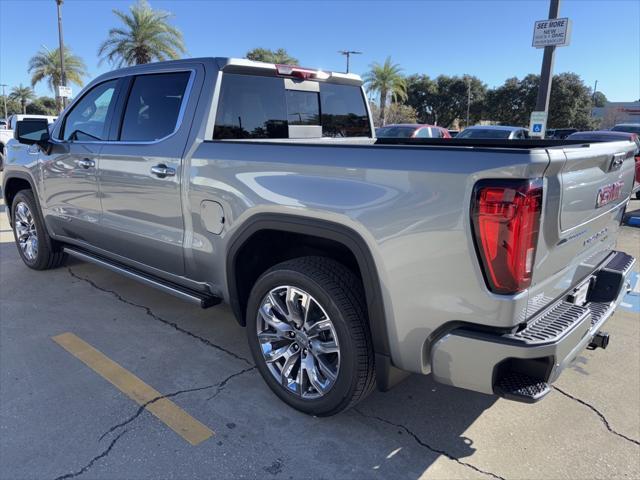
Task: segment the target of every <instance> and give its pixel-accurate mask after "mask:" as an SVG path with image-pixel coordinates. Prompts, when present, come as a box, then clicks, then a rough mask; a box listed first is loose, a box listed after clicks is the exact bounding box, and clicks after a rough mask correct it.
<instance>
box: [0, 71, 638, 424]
mask: <svg viewBox="0 0 640 480" xmlns="http://www.w3.org/2000/svg"><path fill="white" fill-rule="evenodd" d="M15 135H16V138H17V139H18V140H19V141H20V142H21V143H23V144H27V145H29V147H25V148H20V149H16V151H15V156H14V157H13V158H9V159H8V162H7V165H6V172H5V176H4V181H3V194H4V198H5V201H6V205H7V210H8V212H9V216H10V221H11V224H12V227H13V230H14V233H15V240H16V244H17V246H18V251H19V253H20V256H21V257H22V260H23V261H24V263H25V264H26V265H27V266H29V267H31V268H34V269H47V268H53V267H55V266H57V265H59V264H60V263H61V262H62V261H63V259H64V257H65V254H70V255H74V256H76V257H79V258H81V259H84V260H87V261H91V262H94V263H97V264H99V265H102V266H105V267H107V268H110V269H113V270H115V271H117V272H120V273H123V274H125V275H128V276H130V277H133V278H135V279H137V280H140V281H142V282H145V283H147V284H150V285H153V286H155V287H157V288H160V289H162V290H165V291H167V292H169V293H172V294H174V295H177V296H179V297H181V298H183V299H186V300H189V301H193V302H197V303H198V304H199V305H201V306H202V307H203V308H206V307H210V306H212V305H215V304H217V303H219V302H220V301H223V300H224V301H226V302H229V303H230V304H231V307H232V309H233V311H234V313H235V315H236V317H237V319H238V321H239V322H240V323H241V324H242V325H245V326H246V327H247V328H246V331H247V336H248V340H249V345H250V348H251V352H252V354H253V357H254V359H255V362H256V365H257V367H258V369H259V370H260V372H261V374H262V376H263V377H264V379H265V381H266V382H267V384H268V385H269V387H270V388H271V389H272V390H273V391H274V392H275V393H276V394H277V395H278V396H279V397H280V398H281V399H283V400H284V401H285V402H287V403H288V404H289V405H292V406H293V407H295V408H297V409H299V410H302V411H304V412H307V413H311V414H315V415H331V414H334V413H337V412H339V411H341V410H343V409H345V408H348V407H349V406H351V405H354V404H355V403H356V402H358V401H360V400H362V399H363V398H364V397H365V396H366V395H367V394H368V393H369V392H370V391H371V390H372V388H373V387H374V385H375V383H376V381H377V384H378V386H379V387H380V388H382V389H386V388H389V387H390V386H391V385H392V384H393V383H394V382H396V381H398V380H399V379H400V378H401V377H403V376H404V372H417V373H422V374H426V373H429V372H432V373H433V376H434V378H435V379H436V380H437V381H439V382H442V383H446V384H449V385H454V386H458V387H463V388H468V389H472V390H476V391H479V392H485V393H494V394H497V395H500V396H503V397H506V398H511V399H514V400H520V401H529V402H530V401H536V400H538V399H539V398H541V397H542V396H544V395H545V394H546V393H547V392H548V391H549V383H550V382H552V381H554V380H555V379H556V378H557V376H558V375H559V374H560V372H561V371H562V370H563V369H564V368H565V367H566V366H567V365H568V364H569V363H570V362H571V361H572V360H573V359H574V358H575V357H576V355H578V353H579V352H580V351H581V350H582V349H583V348H585V347H587V346H592V347H595V346H601V347H605V346H606V343H607V341H608V337H607V335H606V334H604V333H602V332H601V327H602V325H603V324H604V323H605V322H606V321H607V320H608V319H609V317H610V316H611V314H612V313H613V311H614V309H615V308H616V306H617V305H618V303H619V302H620V300H621V298H622V296H623V295H624V293H625V291H626V290H627V288H628V280H627V279H628V275H629V272H630V269H631V266H632V264H633V262H634V259H633V258H632V257H630V256H629V255H626V254H625V253H622V252H617V251H615V250H614V248H615V240H616V236H617V234H618V229H619V228H620V221H621V218H622V215H623V213H624V209H625V207H626V204H627V201H628V198H629V194H630V192H631V188H632V185H633V176H634V159H633V155H634V152H635V149H636V146H635V144H633V143H632V142H627V141H620V142H615V143H611V142H610V143H585V142H584V141H574V142H571V141H541V140H510V141H505V140H473V139H471V140H468V139H467V140H465V139H461V140H456V139H446V140H441V139H379V140H376V139H375V135H374V129H373V124H372V121H371V116H370V114H369V109H368V105H367V101H366V97H365V95H364V92H363V90H362V85H361V80H360V79H359V77H357V76H355V75H351V74H337V73H328V72H323V71H319V70H311V69H305V68H299V67H293V66H286V65H273V64H265V63H259V62H251V61H248V60H237V59H225V58H203V59H192V60H180V61H173V62H165V63H156V64H149V65H140V66H136V67H132V68H126V69H122V70H116V71H113V72H110V73H107V74H104V75H102V76H100V77H99V78H97V79H96V80H94V81H93V82H92V83H91V84H89V85H88V86H87V87H86V88H85V89H84V90H83V92H82V93H81V94H79V95H78V96H77V98H76V99H75V100H74V101H73V102H72V103H71V105H69V107H68V108H67V109H66V110H65V112H64V113H63V114H62V115H61V116H60V118H59V119H58V120H57V122H56V123H55V125H54V126H53V128H52V129H51V130H50V131H49V130H47V126H46V121H42V120H25V121H23V122H19V124H18V126H17V128H16V132H15ZM149 348H153V347H152V346H151V345H150V346H149Z"/></svg>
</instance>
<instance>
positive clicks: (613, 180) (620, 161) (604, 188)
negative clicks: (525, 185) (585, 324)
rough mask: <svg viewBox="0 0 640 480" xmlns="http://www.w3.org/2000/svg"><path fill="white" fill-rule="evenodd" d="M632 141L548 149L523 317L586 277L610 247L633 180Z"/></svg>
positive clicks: (531, 313) (633, 147)
mask: <svg viewBox="0 0 640 480" xmlns="http://www.w3.org/2000/svg"><path fill="white" fill-rule="evenodd" d="M635 148H636V146H635V144H634V143H632V142H608V143H594V144H590V145H584V146H577V147H564V148H562V149H555V148H552V149H549V150H548V152H549V156H550V160H551V162H550V164H549V167H548V169H547V171H546V172H545V180H546V182H545V184H546V194H545V197H546V200H545V206H544V211H543V217H542V219H541V232H540V236H539V239H538V250H537V254H536V262H535V268H534V271H533V278H532V284H531V289H530V295H529V303H528V308H527V315H528V316H531V315H533V314H534V313H535V312H537V311H539V310H540V309H541V308H543V307H545V306H547V305H548V304H549V303H551V302H552V301H553V300H555V299H557V298H559V297H560V296H562V295H563V294H565V293H567V292H568V291H569V290H570V289H571V288H572V287H574V286H575V285H576V284H577V283H578V282H579V281H580V280H582V279H583V278H585V277H587V276H588V275H589V274H590V273H591V272H593V270H594V269H595V268H596V266H597V265H598V264H600V263H601V262H602V261H603V260H604V259H605V258H606V257H607V255H609V253H610V252H611V250H612V249H613V248H614V247H615V239H616V237H617V231H618V229H619V228H620V221H621V219H622V215H623V213H624V208H625V206H626V204H627V201H628V199H629V195H630V194H631V190H632V188H633V180H634V169H635V165H634V158H633V155H634V152H635Z"/></svg>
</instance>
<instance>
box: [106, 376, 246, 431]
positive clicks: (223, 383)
mask: <svg viewBox="0 0 640 480" xmlns="http://www.w3.org/2000/svg"><path fill="white" fill-rule="evenodd" d="M255 368H256V367H255V366H254V367H249V368H244V369H242V370H240V371H239V372H235V373H232V374H231V375H229V376H228V377H227V378H225V379H224V380H221V381H219V382H217V383H214V384H212V385H205V386H204V387H195V388H187V389H185V390H178V391H177V392H172V393H167V394H166V395H159V396H157V397H155V398H152V399H151V400H149V401H148V402H145V403H143V404H142V405H140V407H138V410H136V413H134V414H133V415H132V416H130V417H129V418H128V419H126V420H125V421H123V422H120V423H118V424H116V425H114V426H113V427H111V428H109V430H107V431H106V432H104V433H103V434H102V435H100V438H99V439H98V441H100V440H102V439H103V438H104V437H106V436H107V435H109V434H110V433H112V432H114V431H115V430H117V429H118V428H121V427H124V426H125V425H128V424H129V423H131V422H133V421H134V420H135V419H136V418H138V417H139V416H140V414H141V413H142V412H143V411H144V409H145V408H147V407H148V406H149V405H151V404H152V403H155V402H157V401H159V400H162V399H163V398H172V397H177V396H178V395H182V394H183V393H191V392H199V391H201V390H208V389H210V388H215V387H217V388H218V389H217V391H216V393H215V394H214V396H215V395H217V394H218V393H220V392H221V391H222V390H224V387H225V386H226V385H227V383H229V381H230V380H232V379H233V378H235V377H238V376H240V375H244V374H245V373H247V372H251V371H252V370H255ZM211 398H212V397H209V398H207V401H208V400H210V399H211Z"/></svg>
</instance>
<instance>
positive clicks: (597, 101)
mask: <svg viewBox="0 0 640 480" xmlns="http://www.w3.org/2000/svg"><path fill="white" fill-rule="evenodd" d="M607 101H608V100H607V97H606V95H605V94H604V93H602V92H594V93H593V106H594V107H604V106H605V105H606V104H607Z"/></svg>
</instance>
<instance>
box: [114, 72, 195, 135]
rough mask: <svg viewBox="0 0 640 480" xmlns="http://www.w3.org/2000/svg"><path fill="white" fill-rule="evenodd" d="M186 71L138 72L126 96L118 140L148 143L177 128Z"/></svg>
mask: <svg viewBox="0 0 640 480" xmlns="http://www.w3.org/2000/svg"><path fill="white" fill-rule="evenodd" d="M190 75H191V73H190V72H171V73H157V74H151V75H138V76H136V77H135V79H134V80H133V85H132V86H131V93H130V94H129V98H128V99H127V106H126V107H125V111H124V117H123V120H122V128H121V130H120V140H122V141H137V142H150V141H155V140H159V139H161V138H164V137H166V136H168V135H170V134H172V133H173V132H174V131H175V130H176V128H177V127H178V120H179V115H180V107H181V106H182V101H183V99H184V95H185V92H186V89H187V83H188V82H189V76H190Z"/></svg>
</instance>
